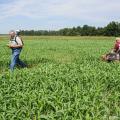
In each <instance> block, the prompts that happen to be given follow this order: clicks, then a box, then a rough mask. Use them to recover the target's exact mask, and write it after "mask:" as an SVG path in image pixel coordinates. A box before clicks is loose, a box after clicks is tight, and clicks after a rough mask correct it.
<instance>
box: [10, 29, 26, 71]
mask: <svg viewBox="0 0 120 120" xmlns="http://www.w3.org/2000/svg"><path fill="white" fill-rule="evenodd" d="M19 32H20V31H16V32H15V31H13V30H12V31H10V33H9V35H10V41H9V44H8V47H9V48H11V50H12V59H11V64H10V69H11V71H13V70H14V67H15V65H19V66H21V67H22V68H24V67H26V64H25V63H24V62H22V61H21V60H20V59H19V56H20V53H21V50H22V48H23V42H22V39H21V37H19V35H18V34H19Z"/></svg>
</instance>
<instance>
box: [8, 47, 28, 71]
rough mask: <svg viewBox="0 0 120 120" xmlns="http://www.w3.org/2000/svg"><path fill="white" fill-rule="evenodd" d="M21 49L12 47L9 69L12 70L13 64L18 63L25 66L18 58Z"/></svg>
mask: <svg viewBox="0 0 120 120" xmlns="http://www.w3.org/2000/svg"><path fill="white" fill-rule="evenodd" d="M21 50H22V48H12V59H11V64H10V69H11V71H13V70H14V67H15V65H20V66H21V67H22V68H24V67H27V66H26V64H25V63H24V62H22V61H21V60H20V59H19V56H20V53H21Z"/></svg>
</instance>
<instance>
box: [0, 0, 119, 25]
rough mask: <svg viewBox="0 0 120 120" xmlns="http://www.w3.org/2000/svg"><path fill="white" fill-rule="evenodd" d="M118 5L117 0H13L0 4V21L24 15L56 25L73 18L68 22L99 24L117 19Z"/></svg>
mask: <svg viewBox="0 0 120 120" xmlns="http://www.w3.org/2000/svg"><path fill="white" fill-rule="evenodd" d="M119 5H120V1H119V0H17V1H14V0H13V2H9V3H7V4H6V3H5V4H0V9H1V10H0V11H1V12H0V21H4V20H5V19H9V18H12V17H15V16H25V17H28V19H30V20H31V19H32V20H40V22H43V21H48V23H49V24H50V22H52V24H53V22H55V24H56V25H57V24H59V22H60V20H61V23H63V22H64V21H67V20H68V22H69V20H70V21H72V20H73V22H71V23H70V22H69V24H74V23H75V21H85V23H84V24H89V23H92V24H93V25H94V24H95V25H96V24H98V25H99V24H101V23H103V24H106V23H108V22H110V21H112V20H117V21H119V20H120V19H119V13H120V8H119ZM43 24H44V22H43ZM61 26H62V25H61ZM48 27H49V26H48Z"/></svg>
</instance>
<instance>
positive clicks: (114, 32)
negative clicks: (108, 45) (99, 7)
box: [104, 21, 120, 36]
mask: <svg viewBox="0 0 120 120" xmlns="http://www.w3.org/2000/svg"><path fill="white" fill-rule="evenodd" d="M119 29H120V28H119V23H118V22H114V21H113V22H110V23H109V24H108V25H107V26H106V27H105V31H104V32H105V33H104V34H105V35H106V36H118V35H119V34H120V33H119V32H120V30H119Z"/></svg>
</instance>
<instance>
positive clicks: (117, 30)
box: [21, 21, 120, 36]
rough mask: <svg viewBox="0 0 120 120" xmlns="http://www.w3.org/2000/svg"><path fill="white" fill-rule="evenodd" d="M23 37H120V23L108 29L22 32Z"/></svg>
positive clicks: (87, 27)
mask: <svg viewBox="0 0 120 120" xmlns="http://www.w3.org/2000/svg"><path fill="white" fill-rule="evenodd" d="M21 34H22V35H37V36H39V35H45V36H46V35H55V36H57V35H61V36H78V35H80V36H119V35H120V23H118V22H114V21H113V22H110V23H109V24H108V25H107V26H106V27H98V28H96V27H94V26H88V25H84V26H83V27H81V26H78V27H73V28H64V29H60V30H57V31H55V30H52V31H51V30H37V31H35V30H22V31H21Z"/></svg>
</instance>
